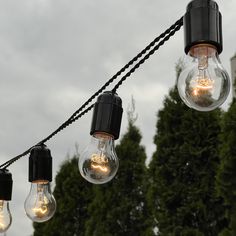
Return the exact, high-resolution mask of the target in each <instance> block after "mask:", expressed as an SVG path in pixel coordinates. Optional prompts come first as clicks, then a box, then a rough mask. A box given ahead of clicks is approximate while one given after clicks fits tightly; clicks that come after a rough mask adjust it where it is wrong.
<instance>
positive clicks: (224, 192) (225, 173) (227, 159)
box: [217, 98, 236, 236]
mask: <svg viewBox="0 0 236 236" xmlns="http://www.w3.org/2000/svg"><path fill="white" fill-rule="evenodd" d="M235 121H236V99H235V98H234V99H233V102H232V104H231V106H230V108H229V110H228V112H226V113H225V115H224V118H223V122H222V123H223V130H222V131H223V132H222V146H221V148H220V150H221V152H220V154H221V165H220V168H219V172H218V176H217V187H218V191H219V193H220V195H221V196H223V198H224V200H225V205H226V208H227V211H226V217H227V219H228V221H229V226H228V227H227V228H226V229H225V230H224V231H223V232H222V233H221V234H220V235H221V236H232V235H236V175H235V170H236V146H235V144H236V123H235Z"/></svg>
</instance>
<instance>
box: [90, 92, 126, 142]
mask: <svg viewBox="0 0 236 236" xmlns="http://www.w3.org/2000/svg"><path fill="white" fill-rule="evenodd" d="M122 113H123V108H122V100H121V98H120V97H119V96H118V95H117V94H116V93H113V92H111V91H106V92H104V93H103V94H101V95H100V96H99V97H98V99H97V102H96V103H95V106H94V110H93V118H92V125H91V130H90V134H91V135H93V134H94V133H97V132H102V133H107V134H110V135H112V136H113V137H114V139H118V138H119V135H120V126H121V119H122Z"/></svg>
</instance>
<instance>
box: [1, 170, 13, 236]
mask: <svg viewBox="0 0 236 236" xmlns="http://www.w3.org/2000/svg"><path fill="white" fill-rule="evenodd" d="M12 183H13V181H12V175H11V173H10V172H9V171H8V170H7V169H0V233H4V232H6V231H7V230H8V228H9V227H10V226H11V223H12V216H11V212H10V209H9V201H10V200H11V195H12Z"/></svg>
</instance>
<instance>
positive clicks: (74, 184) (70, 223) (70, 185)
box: [34, 157, 93, 236]
mask: <svg viewBox="0 0 236 236" xmlns="http://www.w3.org/2000/svg"><path fill="white" fill-rule="evenodd" d="M92 195H93V194H92V184H90V183H88V182H87V181H86V180H84V179H83V178H82V177H81V175H80V173H79V171H78V158H77V157H73V158H72V159H69V160H67V161H65V162H64V163H63V164H62V166H61V168H60V170H59V172H58V174H57V176H56V187H55V190H54V196H55V198H56V201H57V210H56V213H55V215H54V217H53V218H52V219H51V220H49V221H48V222H45V223H34V229H35V231H34V236H75V235H76V236H84V232H85V221H86V219H88V217H89V216H88V212H87V207H88V204H89V203H90V200H91V198H92Z"/></svg>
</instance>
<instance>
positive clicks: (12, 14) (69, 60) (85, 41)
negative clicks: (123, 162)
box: [0, 0, 236, 236]
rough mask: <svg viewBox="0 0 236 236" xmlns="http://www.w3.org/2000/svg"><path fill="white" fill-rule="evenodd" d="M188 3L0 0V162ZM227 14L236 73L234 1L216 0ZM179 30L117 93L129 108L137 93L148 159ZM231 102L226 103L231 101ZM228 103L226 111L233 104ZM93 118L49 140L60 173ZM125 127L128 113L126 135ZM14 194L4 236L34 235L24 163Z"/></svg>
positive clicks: (50, 125)
mask: <svg viewBox="0 0 236 236" xmlns="http://www.w3.org/2000/svg"><path fill="white" fill-rule="evenodd" d="M188 2H189V0H181V1H173V0H148V1H147V0H119V1H118V0H116V1H115V0H99V1H98V0H83V1H82V0H20V1H19V0H5V1H4V0H2V1H0V78H1V79H0V111H1V115H0V124H1V128H0V160H1V162H4V161H6V160H8V159H10V158H12V157H13V156H15V155H17V154H19V153H21V152H23V151H24V150H25V149H26V148H28V147H30V146H32V145H33V144H35V143H37V142H38V141H39V140H41V139H42V138H44V137H45V136H47V135H48V134H49V133H50V132H51V131H53V130H54V129H55V128H57V127H58V126H59V125H60V124H61V123H62V122H63V121H64V120H65V119H66V118H68V117H69V116H70V115H71V114H72V113H73V112H74V111H75V110H76V109H77V108H78V107H80V105H81V104H82V103H83V102H84V101H85V100H86V99H87V98H88V97H89V96H90V95H91V94H92V93H94V92H95V91H96V90H97V89H98V88H99V87H100V86H101V85H103V83H104V82H105V81H106V80H108V79H109V78H110V77H111V76H112V75H114V74H115V73H116V72H117V71H118V70H119V69H120V68H121V67H122V66H123V65H124V64H126V63H127V62H128V61H129V60H130V59H131V58H132V57H133V56H135V55H136V54H137V53H138V52H139V51H141V49H143V48H144V47H145V46H146V45H147V44H148V43H149V42H150V41H152V40H153V39H154V38H155V37H156V36H158V35H159V34H160V33H162V32H163V31H164V30H165V29H166V28H168V27H169V26H170V25H172V24H173V23H174V22H175V21H176V20H177V19H179V18H180V17H181V16H182V15H183V14H184V13H185V9H186V5H187V3H188ZM217 2H218V4H219V6H220V10H221V13H222V15H223V33H224V35H223V36H224V51H223V53H222V55H221V60H222V63H223V64H224V65H225V68H226V69H227V70H228V72H229V73H230V58H231V57H232V56H233V54H234V53H235V52H236V43H235V42H236V28H235V22H236V14H235V10H236V1H235V0H218V1H217ZM183 47H184V45H183V30H180V31H179V32H177V34H176V35H175V36H174V37H173V38H171V40H170V41H168V43H167V44H166V45H165V46H164V47H162V48H161V49H160V50H159V51H158V52H157V53H156V54H155V55H154V56H153V57H151V59H150V60H148V61H147V63H145V64H144V65H143V66H142V67H141V68H140V69H139V70H138V71H137V72H136V73H135V74H133V75H132V76H131V77H130V78H129V79H128V80H127V81H126V82H125V83H124V84H123V86H121V87H120V89H119V90H118V94H119V95H120V96H121V97H122V99H123V107H124V111H126V110H127V106H128V104H129V103H130V100H131V96H132V95H133V97H134V99H135V101H136V112H137V113H138V120H137V123H136V124H137V126H138V127H139V128H140V129H141V132H142V135H143V141H142V143H143V144H144V145H145V146H146V150H147V154H148V156H149V158H150V157H151V154H152V152H153V151H154V149H155V146H154V145H153V136H154V134H155V123H156V113H157V111H158V110H159V109H160V108H161V107H162V102H163V99H164V96H165V95H167V94H168V90H169V89H170V88H171V87H172V86H173V85H174V83H175V64H176V62H177V61H178V59H179V58H180V57H182V56H183V55H184V52H183ZM229 101H230V99H229V100H228V101H227V103H229ZM227 103H226V105H225V107H227ZM90 118H91V114H90V113H89V114H87V115H86V116H85V117H84V118H83V119H81V120H79V121H78V122H76V123H74V124H73V125H71V126H70V127H69V128H67V129H66V130H64V131H63V132H61V133H59V134H58V135H57V136H56V137H55V138H53V139H52V140H51V141H50V142H48V143H47V145H48V147H49V148H50V149H51V152H52V155H53V158H54V177H55V175H56V172H57V171H58V168H59V166H60V164H61V163H62V161H63V160H64V159H65V157H66V155H67V154H70V155H73V153H74V152H75V144H76V143H78V145H79V152H81V151H82V150H83V149H84V147H85V146H86V144H87V143H88V142H89V141H90V136H89V129H90ZM126 127H127V117H126V112H124V116H123V122H122V131H121V133H122V134H123V133H124V132H125V130H126ZM10 171H11V172H12V174H13V180H14V188H13V199H12V201H11V202H10V208H11V212H12V216H13V222H12V226H11V228H10V229H9V231H8V234H7V235H8V236H18V235H20V236H29V235H30V234H31V233H32V226H31V225H32V223H31V221H30V220H29V219H28V218H27V217H26V215H25V212H24V200H25V198H26V196H27V194H28V192H29V189H30V183H28V174H27V173H28V162H27V157H24V158H22V159H21V160H19V161H18V162H16V163H15V164H13V165H12V166H11V167H10Z"/></svg>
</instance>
